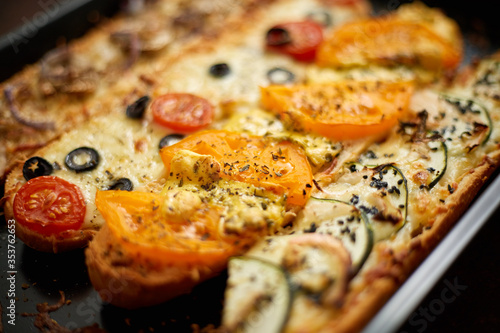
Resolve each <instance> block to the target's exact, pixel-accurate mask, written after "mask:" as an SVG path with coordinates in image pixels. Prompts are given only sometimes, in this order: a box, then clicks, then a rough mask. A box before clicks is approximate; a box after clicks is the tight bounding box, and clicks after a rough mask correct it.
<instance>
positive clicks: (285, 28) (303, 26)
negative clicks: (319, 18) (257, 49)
mask: <svg viewBox="0 0 500 333" xmlns="http://www.w3.org/2000/svg"><path fill="white" fill-rule="evenodd" d="M280 34H281V39H282V40H281V42H280V41H279V39H280V36H276V35H280ZM322 41H323V28H322V26H321V25H320V24H319V23H316V22H313V21H300V22H287V23H282V24H278V25H275V26H274V27H272V28H271V29H270V30H269V31H268V33H267V36H266V47H267V49H268V50H270V51H273V52H278V53H283V54H286V55H289V56H291V57H292V58H294V59H295V60H297V61H303V62H313V61H314V59H315V58H316V50H317V49H318V47H319V45H320V44H321V42H322Z"/></svg>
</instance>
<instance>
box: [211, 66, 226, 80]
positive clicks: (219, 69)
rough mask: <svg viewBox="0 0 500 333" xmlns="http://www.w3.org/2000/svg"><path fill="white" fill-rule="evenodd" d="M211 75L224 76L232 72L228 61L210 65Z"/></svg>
mask: <svg viewBox="0 0 500 333" xmlns="http://www.w3.org/2000/svg"><path fill="white" fill-rule="evenodd" d="M209 72H210V75H212V76H213V77H217V78H220V77H224V76H226V75H228V74H229V73H231V69H230V68H229V65H228V64H226V63H220V64H215V65H212V66H211V67H210V71H209Z"/></svg>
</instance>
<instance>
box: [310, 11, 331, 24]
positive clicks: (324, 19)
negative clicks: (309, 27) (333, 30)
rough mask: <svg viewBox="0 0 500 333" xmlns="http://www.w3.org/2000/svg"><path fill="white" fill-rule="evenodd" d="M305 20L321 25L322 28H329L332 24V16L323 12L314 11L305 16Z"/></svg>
mask: <svg viewBox="0 0 500 333" xmlns="http://www.w3.org/2000/svg"><path fill="white" fill-rule="evenodd" d="M307 19H308V20H311V21H314V22H316V23H319V24H321V25H322V26H324V27H330V26H331V25H332V24H333V20H332V16H331V15H330V13H327V12H325V11H324V10H315V11H312V12H310V13H309V14H308V15H307Z"/></svg>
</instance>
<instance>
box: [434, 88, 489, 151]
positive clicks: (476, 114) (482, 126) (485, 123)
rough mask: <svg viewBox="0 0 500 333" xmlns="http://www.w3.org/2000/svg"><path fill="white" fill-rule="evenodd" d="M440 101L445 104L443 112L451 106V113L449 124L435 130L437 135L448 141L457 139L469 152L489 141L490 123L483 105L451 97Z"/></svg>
mask: <svg viewBox="0 0 500 333" xmlns="http://www.w3.org/2000/svg"><path fill="white" fill-rule="evenodd" d="M442 100H443V101H445V102H446V104H447V105H446V106H445V110H446V109H447V108H449V106H451V107H452V109H453V111H452V112H453V113H452V114H451V115H452V116H451V117H450V119H451V123H450V121H448V122H446V123H445V125H444V126H443V125H441V126H440V128H438V129H436V130H435V131H436V132H437V133H438V134H440V135H442V136H443V137H444V138H445V139H446V140H449V141H451V140H455V139H457V138H458V139H459V140H460V141H461V142H462V143H463V144H464V145H465V146H466V150H467V151H469V152H470V151H471V150H473V149H474V148H476V147H478V146H479V145H483V144H485V143H486V142H487V141H488V140H489V138H490V136H491V131H492V121H491V118H490V115H489V112H488V110H487V109H486V108H485V107H484V106H483V105H481V104H479V103H478V102H476V101H474V100H472V99H464V98H459V97H452V96H443V97H442ZM440 123H443V122H440Z"/></svg>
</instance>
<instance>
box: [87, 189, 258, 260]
mask: <svg viewBox="0 0 500 333" xmlns="http://www.w3.org/2000/svg"><path fill="white" fill-rule="evenodd" d="M164 199H165V197H164V196H162V195H161V194H156V193H145V192H128V191H98V192H97V194H96V205H97V208H98V209H99V211H100V212H101V214H102V215H103V217H104V219H105V220H106V225H107V226H108V228H109V230H110V232H111V233H112V235H113V236H114V238H115V239H117V240H118V241H119V242H120V244H122V245H123V246H124V247H125V248H126V250H127V251H128V253H129V254H130V255H134V254H135V255H137V256H140V257H143V258H146V259H148V260H149V261H150V262H152V263H157V264H160V265H165V264H175V265H178V264H180V265H191V264H196V265H203V266H205V267H207V266H208V267H213V266H214V265H215V266H220V265H224V264H225V263H226V262H227V260H228V258H229V257H230V256H232V255H236V254H239V253H241V249H242V248H243V246H244V245H245V244H248V243H249V242H251V241H252V239H251V237H247V238H246V239H242V238H241V237H238V238H237V237H236V236H230V235H226V234H224V233H223V232H221V231H220V230H222V229H223V228H220V227H219V221H220V220H221V212H222V210H221V208H219V207H216V206H209V205H204V206H202V207H200V208H199V209H198V210H197V211H196V212H195V213H194V214H193V215H192V216H186V217H184V220H183V221H170V220H169V219H168V218H167V217H166V216H165V214H164V213H163V212H164V207H163V202H164ZM245 242H246V243H245Z"/></svg>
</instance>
